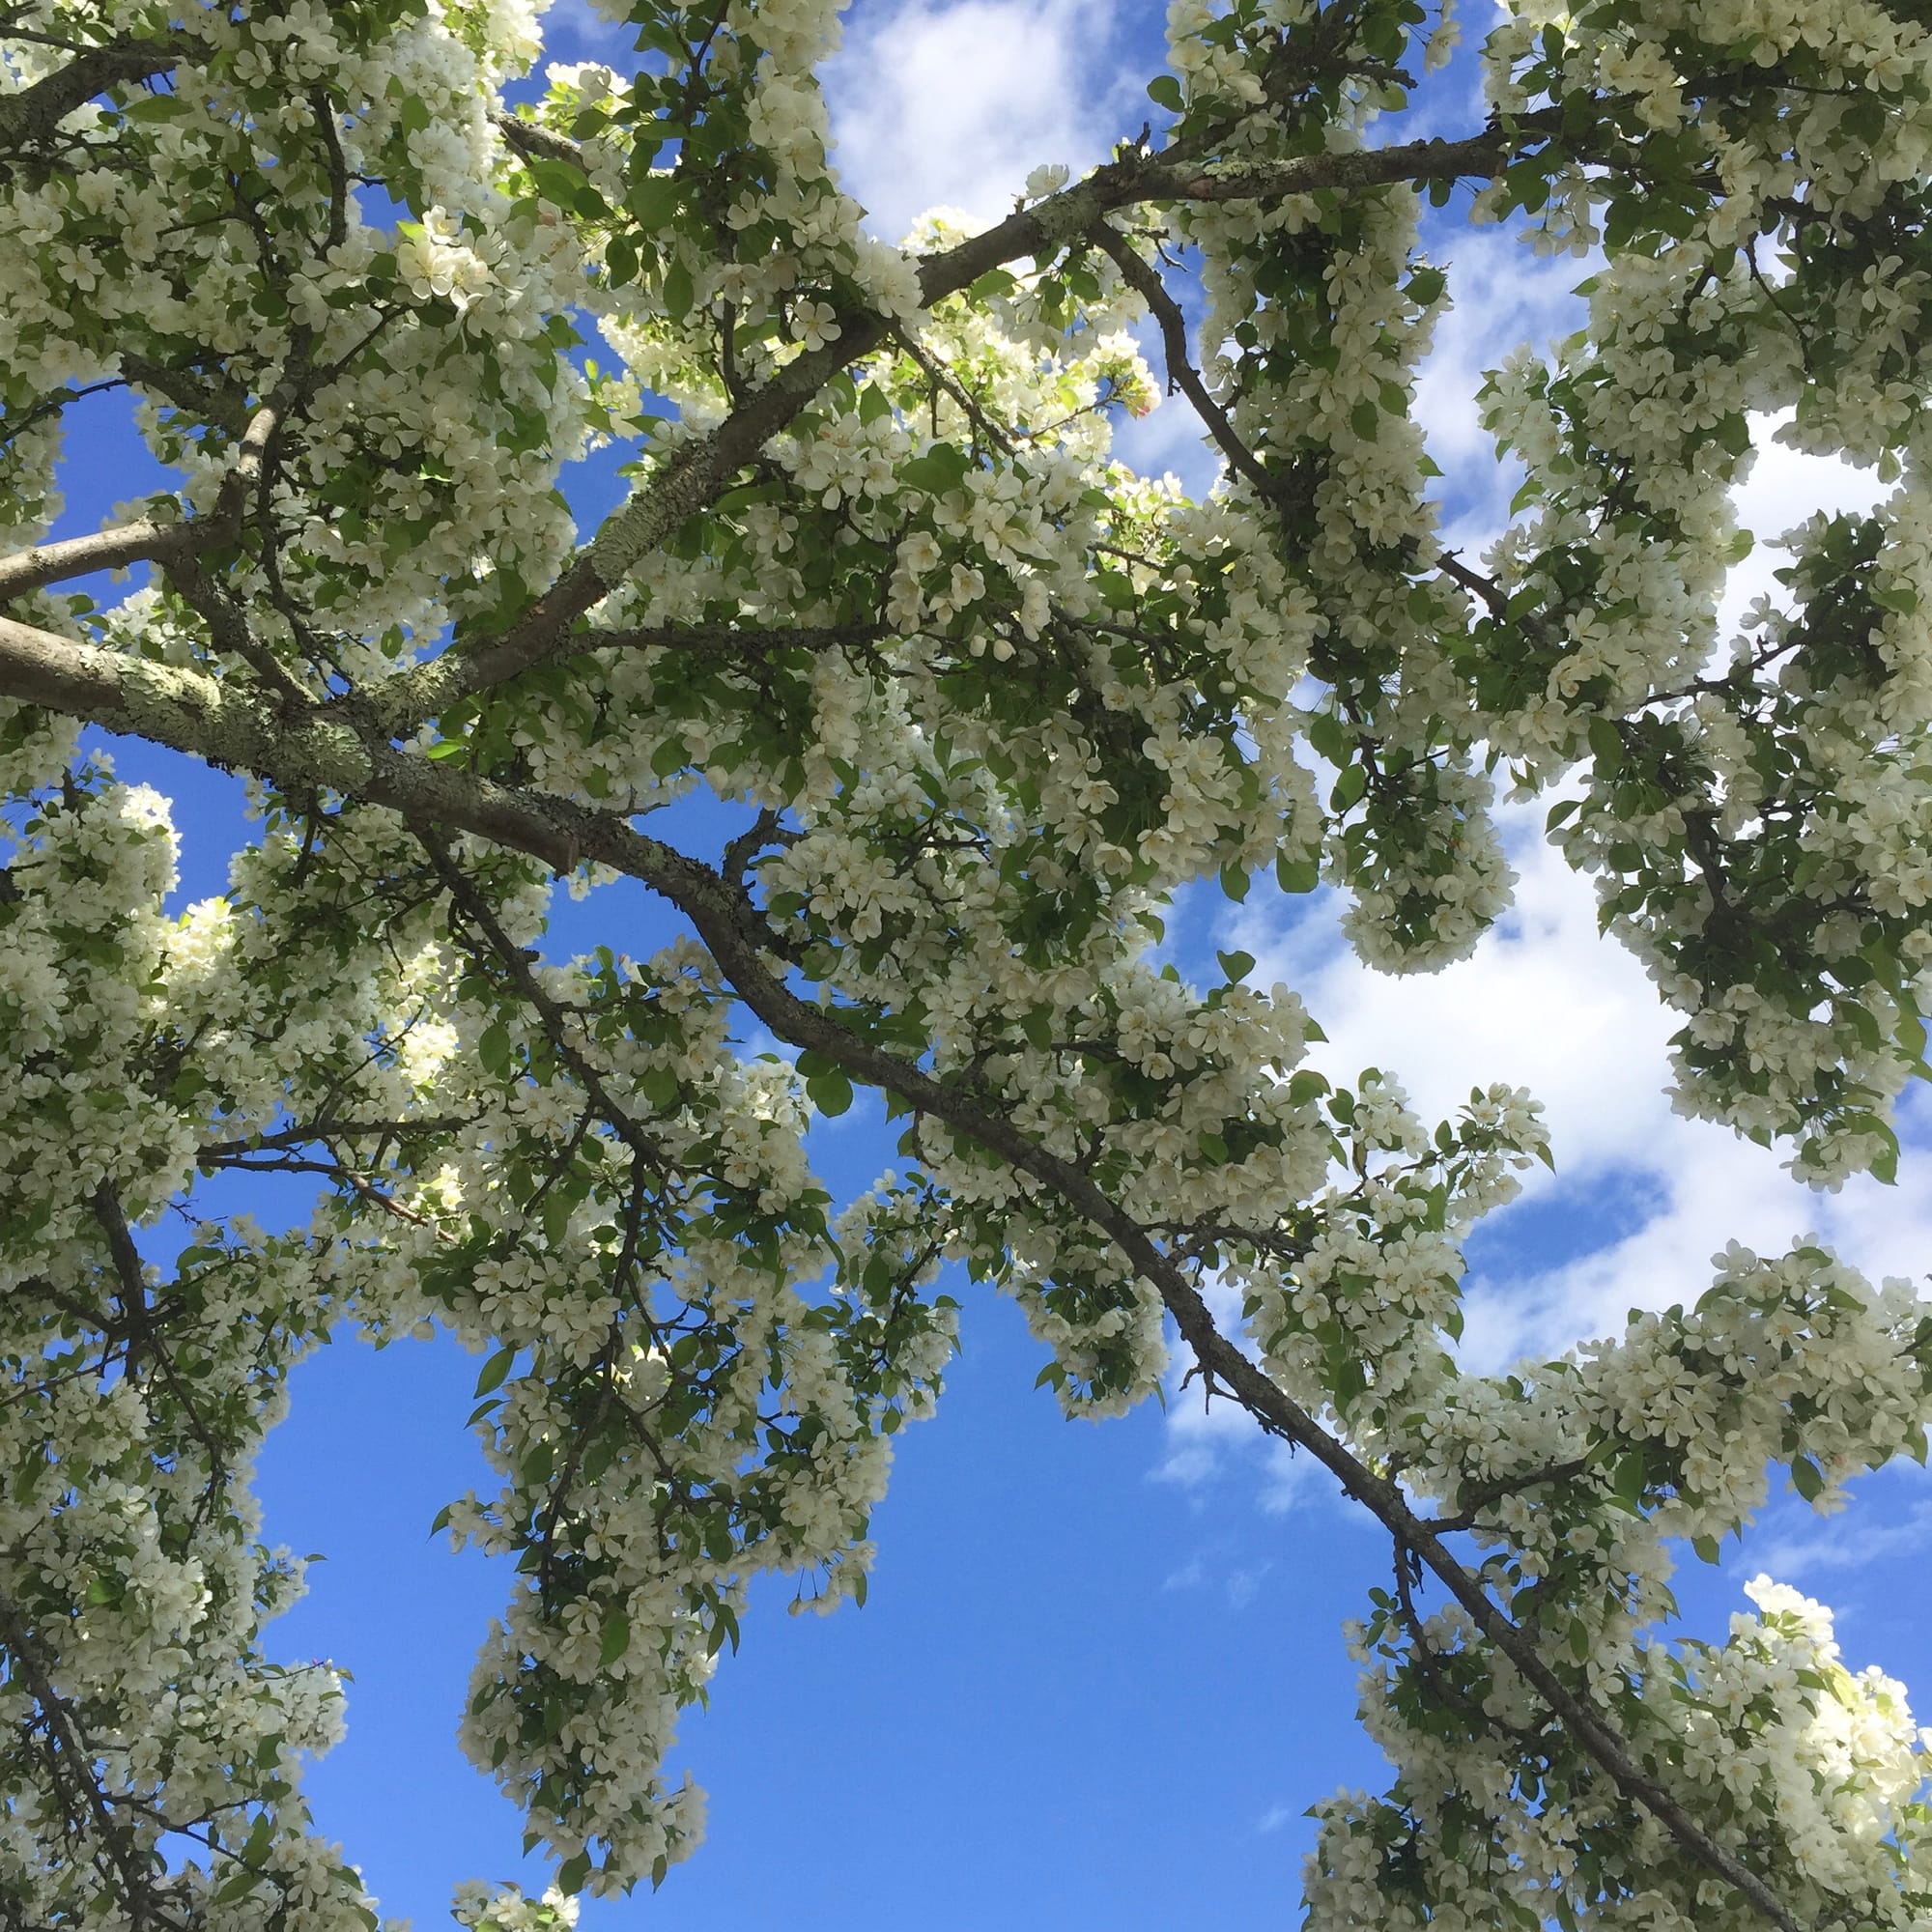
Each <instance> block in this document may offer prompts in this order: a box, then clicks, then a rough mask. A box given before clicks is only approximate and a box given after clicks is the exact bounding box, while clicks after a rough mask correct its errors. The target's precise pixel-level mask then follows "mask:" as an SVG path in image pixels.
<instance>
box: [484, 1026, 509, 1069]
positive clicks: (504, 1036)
mask: <svg viewBox="0 0 1932 1932" xmlns="http://www.w3.org/2000/svg"><path fill="white" fill-rule="evenodd" d="M476 1057H477V1059H478V1060H480V1061H481V1062H482V1063H483V1070H484V1072H485V1073H488V1074H489V1075H490V1076H491V1077H492V1078H493V1079H497V1080H500V1079H502V1078H503V1077H504V1075H505V1074H507V1073H508V1072H509V1070H510V1057H511V1047H510V1029H509V1028H508V1027H506V1026H505V1025H504V1024H503V1023H502V1022H501V1021H500V1020H498V1021H497V1022H496V1023H495V1024H494V1025H492V1026H487V1027H485V1028H484V1029H483V1037H482V1038H481V1039H479V1040H478V1041H477V1042H476Z"/></svg>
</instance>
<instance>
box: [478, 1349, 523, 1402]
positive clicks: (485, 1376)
mask: <svg viewBox="0 0 1932 1932" xmlns="http://www.w3.org/2000/svg"><path fill="white" fill-rule="evenodd" d="M516 1359H517V1351H516V1350H514V1349H498V1350H497V1352H496V1353H495V1354H494V1355H492V1356H491V1357H490V1359H489V1360H488V1361H487V1362H485V1363H484V1364H483V1373H482V1374H481V1375H480V1376H478V1377H477V1378H476V1393H477V1394H478V1395H488V1394H489V1393H490V1391H491V1390H492V1389H493V1388H500V1387H501V1386H502V1384H503V1378H504V1377H505V1376H507V1375H508V1374H509V1373H510V1370H511V1368H512V1367H513V1366H514V1365H515V1363H516Z"/></svg>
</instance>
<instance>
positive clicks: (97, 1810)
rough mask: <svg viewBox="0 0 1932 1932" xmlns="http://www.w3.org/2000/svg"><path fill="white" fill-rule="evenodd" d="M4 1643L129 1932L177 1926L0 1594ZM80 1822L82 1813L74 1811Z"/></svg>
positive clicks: (31, 1640) (69, 1715)
mask: <svg viewBox="0 0 1932 1932" xmlns="http://www.w3.org/2000/svg"><path fill="white" fill-rule="evenodd" d="M0 1645H4V1646H5V1647H6V1649H7V1651H8V1653H9V1657H10V1662H11V1665H12V1669H13V1671H14V1672H15V1673H17V1675H18V1677H19V1679H20V1681H21V1682H22V1683H23V1684H24V1685H25V1686H26V1689H27V1690H28V1692H29V1693H30V1694H31V1696H32V1697H33V1699H34V1702H35V1703H36V1704H37V1705H39V1706H40V1711H41V1717H42V1719H43V1722H44V1723H45V1724H46V1727H47V1732H48V1748H49V1752H50V1755H51V1762H50V1765H49V1771H50V1773H51V1775H52V1778H53V1781H54V1784H55V1788H56V1789H57V1790H58V1789H59V1787H60V1785H61V1784H62V1783H63V1782H66V1783H70V1784H72V1785H75V1786H78V1796H79V1799H80V1802H81V1806H82V1808H84V1810H85V1811H86V1812H87V1813H89V1814H90V1815H91V1816H92V1818H93V1820H94V1828H95V1832H96V1834H97V1836H98V1838H99V1846H100V1855H101V1857H103V1858H104V1859H105V1860H106V1861H107V1863H108V1864H110V1865H111V1866H112V1867H113V1870H114V1874H115V1876H116V1877H117V1878H118V1879H119V1881H120V1887H121V1895H120V1897H119V1898H118V1899H117V1900H116V1901H115V1902H116V1903H117V1904H118V1905H119V1906H120V1907H121V1909H122V1910H123V1911H124V1912H126V1913H127V1915H128V1924H129V1926H130V1928H131V1932H149V1928H151V1927H153V1926H156V1925H179V1924H180V1923H181V1920H180V1919H178V1918H174V1917H173V1916H172V1915H171V1914H170V1915H167V1916H165V1917H164V1916H162V1914H161V1913H160V1911H159V1909H158V1906H159V1902H158V1901H157V1900H156V1896H155V1887H154V1880H153V1875H152V1873H151V1872H150V1870H149V1866H148V1859H147V1854H146V1853H145V1852H144V1851H143V1850H142V1848H141V1846H140V1845H139V1844H138V1843H137V1842H136V1840H135V1837H134V1833H133V1832H132V1831H131V1829H130V1828H129V1827H128V1823H127V1821H126V1820H125V1819H122V1818H118V1817H116V1816H115V1814H114V1809H113V1807H112V1805H110V1804H108V1802H107V1797H106V1794H105V1793H104V1792H102V1790H101V1788H100V1785H99V1780H98V1779H97V1778H96V1776H95V1772H94V1752H93V1750H92V1749H91V1748H90V1747H89V1746H88V1744H87V1741H86V1739H85V1738H84V1737H83V1736H82V1735H81V1731H80V1725H79V1720H78V1719H77V1718H76V1717H75V1716H74V1713H73V1709H72V1707H71V1705H70V1704H69V1703H68V1701H67V1699H66V1698H65V1697H63V1696H62V1695H61V1693H60V1692H59V1690H56V1689H55V1688H54V1683H53V1679H52V1678H51V1677H50V1676H49V1675H48V1674H47V1669H46V1665H45V1662H44V1661H43V1658H42V1656H41V1648H40V1640H39V1638H38V1637H37V1636H36V1634H35V1633H34V1631H33V1630H32V1628H31V1627H30V1625H29V1624H28V1622H27V1619H26V1618H25V1617H24V1616H23V1615H22V1614H21V1612H20V1610H19V1609H18V1608H17V1607H16V1605H14V1602H13V1600H12V1599H11V1598H9V1597H7V1596H5V1595H0ZM70 1815H71V1816H73V1817H74V1818H75V1821H76V1822H78V1815H79V1814H78V1813H77V1812H75V1813H71V1814H70Z"/></svg>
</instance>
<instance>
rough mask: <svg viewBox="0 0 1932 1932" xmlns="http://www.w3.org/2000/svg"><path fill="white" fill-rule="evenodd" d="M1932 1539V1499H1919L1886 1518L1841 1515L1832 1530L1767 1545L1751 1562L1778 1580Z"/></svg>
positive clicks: (1850, 1566) (1899, 1551)
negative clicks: (1902, 1511)
mask: <svg viewBox="0 0 1932 1932" xmlns="http://www.w3.org/2000/svg"><path fill="white" fill-rule="evenodd" d="M1928 1544H1932V1502H1919V1503H1915V1504H1913V1505H1912V1507H1911V1508H1910V1509H1909V1510H1907V1511H1906V1513H1905V1515H1904V1516H1902V1517H1899V1518H1897V1519H1896V1520H1893V1521H1890V1522H1886V1521H1882V1520H1873V1519H1871V1518H1869V1517H1867V1516H1862V1515H1861V1516H1856V1517H1838V1518H1835V1519H1833V1521H1832V1525H1831V1527H1830V1528H1828V1529H1820V1530H1816V1531H1814V1532H1812V1533H1810V1534H1806V1535H1798V1536H1787V1537H1783V1538H1781V1539H1779V1540H1778V1541H1777V1542H1776V1543H1770V1544H1767V1545H1766V1546H1765V1547H1764V1548H1763V1549H1762V1550H1760V1551H1758V1552H1757V1553H1756V1555H1755V1556H1754V1557H1753V1558H1752V1561H1753V1562H1754V1563H1755V1564H1756V1565H1757V1567H1758V1568H1759V1569H1761V1570H1763V1571H1764V1572H1766V1574H1767V1575H1769V1576H1772V1577H1776V1578H1777V1579H1778V1580H1779V1581H1780V1582H1784V1581H1789V1580H1790V1579H1791V1578H1792V1577H1802V1576H1804V1575H1806V1574H1808V1573H1811V1572H1815V1571H1819V1570H1858V1569H1862V1568H1863V1567H1864V1566H1865V1565H1866V1564H1869V1563H1877V1562H1880V1561H1882V1560H1883V1559H1885V1558H1887V1557H1892V1556H1903V1555H1906V1554H1908V1553H1910V1552H1911V1551H1913V1550H1918V1549H1923V1548H1925V1547H1926V1546H1927V1545H1928Z"/></svg>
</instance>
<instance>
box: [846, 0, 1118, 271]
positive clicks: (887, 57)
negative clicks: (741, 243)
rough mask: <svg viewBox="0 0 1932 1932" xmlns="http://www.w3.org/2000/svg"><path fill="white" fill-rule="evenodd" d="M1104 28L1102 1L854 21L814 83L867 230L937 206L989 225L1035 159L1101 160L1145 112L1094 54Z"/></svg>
mask: <svg viewBox="0 0 1932 1932" xmlns="http://www.w3.org/2000/svg"><path fill="white" fill-rule="evenodd" d="M1115 24H1116V23H1115V17H1114V10H1113V6H1112V4H1111V0H1042V4H1032V5H1029V4H1026V0H954V4H952V5H950V6H949V5H933V4H929V0H926V3H925V4H915V5H912V6H906V7H898V8H895V9H892V10H890V11H887V10H883V9H882V10H880V13H879V14H878V16H877V24H876V25H871V24H867V25H863V26H861V27H860V29H859V30H858V31H857V32H855V33H854V34H852V35H851V37H850V38H849V39H848V41H847V42H846V44H845V46H844V48H843V49H842V50H841V51H840V52H839V54H838V56H837V57H836V58H835V59H834V60H833V61H832V62H831V63H830V65H829V66H828V67H827V69H826V71H825V74H824V79H825V87H826V97H827V100H828V102H829V105H830V109H831V114H832V128H833V132H834V134H835V136H836V137H837V139H838V154H837V156H836V158H837V160H838V168H839V173H840V176H841V179H842V182H843V185H844V186H845V187H846V189H847V190H848V191H849V192H850V193H852V194H854V195H856V196H857V197H858V198H859V200H860V201H862V202H863V203H864V204H865V205H866V207H867V210H868V211H869V212H870V216H871V222H870V225H871V227H872V230H873V232H874V233H875V234H877V235H879V236H881V237H882V238H883V239H885V240H888V241H898V240H899V239H900V238H901V237H902V236H903V235H904V234H905V233H906V231H907V229H909V228H910V226H911V225H912V222H913V221H914V219H915V218H916V217H917V216H919V215H920V214H923V213H925V211H926V210H928V209H932V208H941V207H949V208H956V209H960V210H962V211H963V212H964V213H966V214H968V215H969V216H971V217H972V218H974V219H975V220H977V221H981V222H991V221H994V220H997V219H998V218H999V217H1000V216H1002V215H1003V214H1005V213H1008V212H1009V210H1010V209H1011V207H1012V202H1013V196H1014V195H1015V194H1016V193H1017V192H1018V190H1019V187H1020V185H1021V183H1023V182H1024V181H1025V179H1026V177H1027V174H1028V172H1029V170H1031V169H1033V168H1034V167H1037V165H1039V164H1040V163H1041V162H1043V161H1060V162H1064V163H1065V164H1066V165H1067V166H1069V167H1071V168H1072V169H1073V170H1074V171H1075V172H1076V173H1078V172H1079V171H1080V170H1082V169H1084V168H1087V167H1091V166H1092V165H1093V164H1094V163H1095V162H1096V161H1099V160H1102V159H1104V158H1105V157H1106V156H1107V154H1108V152H1109V151H1110V150H1111V148H1112V146H1113V143H1114V142H1115V141H1116V140H1118V139H1119V138H1120V136H1121V133H1122V129H1123V128H1127V127H1128V126H1129V125H1130V124H1129V119H1128V116H1129V115H1130V114H1131V115H1132V116H1133V117H1134V118H1133V120H1132V123H1131V125H1133V126H1138V125H1139V120H1140V119H1142V118H1145V109H1146V102H1145V100H1144V99H1140V98H1139V89H1138V87H1137V86H1136V85H1134V84H1133V82H1132V80H1131V77H1130V75H1129V73H1128V71H1127V70H1126V67H1125V65H1124V64H1123V63H1119V62H1110V61H1109V60H1108V58H1107V54H1108V43H1109V42H1110V41H1111V40H1112V39H1113V37H1114V32H1115ZM1096 75H1111V76H1112V78H1111V79H1108V80H1096V79H1095V76H1096ZM1135 103H1138V104H1137V105H1136V104H1135Z"/></svg>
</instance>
